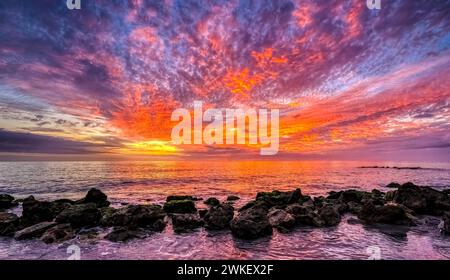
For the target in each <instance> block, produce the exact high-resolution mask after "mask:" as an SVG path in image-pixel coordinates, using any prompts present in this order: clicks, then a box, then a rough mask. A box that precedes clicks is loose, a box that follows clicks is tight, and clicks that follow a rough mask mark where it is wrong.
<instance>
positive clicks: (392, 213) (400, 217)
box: [358, 202, 414, 225]
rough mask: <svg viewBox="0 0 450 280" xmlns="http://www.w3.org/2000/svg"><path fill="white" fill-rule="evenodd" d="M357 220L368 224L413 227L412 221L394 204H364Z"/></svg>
mask: <svg viewBox="0 0 450 280" xmlns="http://www.w3.org/2000/svg"><path fill="white" fill-rule="evenodd" d="M358 218H359V219H360V220H362V221H364V222H366V223H368V224H373V223H381V224H395V225H413V224H414V223H413V221H412V219H411V218H410V216H409V215H408V213H407V212H406V211H405V209H404V208H403V207H402V206H400V205H396V204H386V205H383V206H378V205H374V204H372V203H370V202H369V203H366V204H364V205H363V207H362V209H361V211H360V212H359V213H358Z"/></svg>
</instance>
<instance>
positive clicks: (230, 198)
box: [227, 195, 241, 201]
mask: <svg viewBox="0 0 450 280" xmlns="http://www.w3.org/2000/svg"><path fill="white" fill-rule="evenodd" d="M239 199H241V198H240V197H239V196H236V195H229V196H228V197H227V201H236V200H239Z"/></svg>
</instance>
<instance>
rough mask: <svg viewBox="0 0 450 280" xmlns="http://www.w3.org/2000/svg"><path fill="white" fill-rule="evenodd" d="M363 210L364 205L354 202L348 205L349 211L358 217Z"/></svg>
mask: <svg viewBox="0 0 450 280" xmlns="http://www.w3.org/2000/svg"><path fill="white" fill-rule="evenodd" d="M361 209H362V205H361V204H359V203H357V202H353V201H350V202H349V203H347V211H348V212H350V213H352V214H355V215H357V214H358V213H359V212H360V211H361Z"/></svg>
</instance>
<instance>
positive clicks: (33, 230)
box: [14, 222, 56, 240]
mask: <svg viewBox="0 0 450 280" xmlns="http://www.w3.org/2000/svg"><path fill="white" fill-rule="evenodd" d="M55 225H56V223H55V222H42V223H39V224H35V225H32V226H30V227H27V228H24V229H22V230H20V231H18V232H16V233H15V234H14V238H15V239H17V240H23V239H30V238H34V237H40V236H41V235H42V234H43V233H44V232H45V231H46V230H47V229H49V228H51V227H53V226H55Z"/></svg>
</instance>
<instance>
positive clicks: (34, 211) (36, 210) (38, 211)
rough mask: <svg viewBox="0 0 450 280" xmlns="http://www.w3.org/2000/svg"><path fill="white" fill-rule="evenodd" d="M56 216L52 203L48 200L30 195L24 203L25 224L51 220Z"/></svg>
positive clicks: (23, 220)
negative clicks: (40, 199) (39, 199)
mask: <svg viewBox="0 0 450 280" xmlns="http://www.w3.org/2000/svg"><path fill="white" fill-rule="evenodd" d="M54 218H55V213H54V212H53V209H52V203H51V202H48V201H38V200H36V199H35V198H34V197H33V196H29V197H27V198H25V199H24V200H23V203H22V223H23V224H24V225H25V226H29V225H34V224H37V223H40V222H49V221H52V220H53V219H54Z"/></svg>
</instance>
